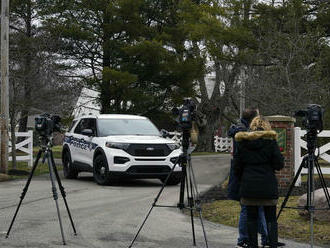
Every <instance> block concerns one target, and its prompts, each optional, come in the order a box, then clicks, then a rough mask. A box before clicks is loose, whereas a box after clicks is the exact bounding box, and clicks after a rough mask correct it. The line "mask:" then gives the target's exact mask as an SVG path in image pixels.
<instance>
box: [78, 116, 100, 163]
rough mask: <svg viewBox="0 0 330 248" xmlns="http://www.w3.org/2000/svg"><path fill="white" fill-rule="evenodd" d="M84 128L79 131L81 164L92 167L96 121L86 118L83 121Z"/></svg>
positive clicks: (95, 145)
mask: <svg viewBox="0 0 330 248" xmlns="http://www.w3.org/2000/svg"><path fill="white" fill-rule="evenodd" d="M83 124H84V126H83V129H82V130H81V135H82V137H81V141H82V142H83V149H81V162H83V163H85V164H88V165H90V166H91V167H92V166H93V155H94V151H95V149H96V147H97V144H96V143H94V142H93V141H94V139H95V137H96V136H97V130H96V119H95V118H86V119H84V123H83Z"/></svg>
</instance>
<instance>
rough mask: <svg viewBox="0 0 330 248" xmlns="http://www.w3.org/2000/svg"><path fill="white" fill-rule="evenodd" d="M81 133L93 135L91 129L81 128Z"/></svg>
mask: <svg viewBox="0 0 330 248" xmlns="http://www.w3.org/2000/svg"><path fill="white" fill-rule="evenodd" d="M81 134H82V135H86V136H93V135H94V132H93V130H92V129H83V130H82V131H81Z"/></svg>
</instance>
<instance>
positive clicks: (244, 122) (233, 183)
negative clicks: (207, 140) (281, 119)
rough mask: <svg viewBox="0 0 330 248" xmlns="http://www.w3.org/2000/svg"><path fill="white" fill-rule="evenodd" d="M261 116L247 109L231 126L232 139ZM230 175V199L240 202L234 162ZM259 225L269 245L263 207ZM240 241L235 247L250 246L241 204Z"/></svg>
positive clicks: (234, 151) (244, 212)
mask: <svg viewBox="0 0 330 248" xmlns="http://www.w3.org/2000/svg"><path fill="white" fill-rule="evenodd" d="M258 114H259V111H258V109H255V108H247V109H245V110H244V111H243V114H242V118H241V119H240V120H239V122H238V123H237V124H236V125H231V127H230V128H229V131H228V136H229V137H231V138H234V137H235V134H236V133H238V132H243V131H248V130H249V128H250V123H251V121H252V120H253V118H254V117H256V116H257V115H258ZM236 150H237V149H236V142H235V140H233V154H235V153H236ZM230 162H231V166H230V175H229V182H228V195H227V196H228V198H229V199H231V200H235V201H239V200H240V195H239V188H240V182H239V181H238V178H237V177H236V176H235V174H234V169H233V160H231V161H230ZM258 225H259V233H260V234H261V240H262V244H263V245H266V244H267V243H268V240H267V227H266V221H265V214H264V212H263V207H260V208H259V218H258ZM238 233H239V235H238V239H237V245H236V246H235V247H237V248H239V247H247V246H248V240H249V237H248V231H247V209H246V206H245V205H242V204H241V211H240V215H239V222H238ZM265 247H266V246H265Z"/></svg>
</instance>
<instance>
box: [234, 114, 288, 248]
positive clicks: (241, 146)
mask: <svg viewBox="0 0 330 248" xmlns="http://www.w3.org/2000/svg"><path fill="white" fill-rule="evenodd" d="M276 138H277V133H276V132H275V131H273V130H272V129H271V125H270V123H269V122H268V121H267V120H266V119H265V118H264V117H262V116H256V117H255V118H254V119H253V120H252V121H251V123H250V131H249V132H238V133H237V134H236V135H235V141H236V144H237V147H236V149H237V151H236V153H235V154H234V161H233V163H234V165H233V166H234V172H235V175H236V176H237V177H238V178H239V180H240V183H241V187H240V197H241V198H240V202H241V204H242V205H245V206H246V207H247V227H248V236H249V246H248V247H251V248H257V247H258V222H257V220H258V209H259V207H260V206H263V207H264V212H265V218H266V223H267V229H268V239H269V246H270V247H272V248H274V247H278V234H277V221H276V204H277V200H278V183H277V179H276V176H275V170H280V169H282V168H283V167H284V159H283V156H282V154H281V152H280V149H279V147H278V144H277V142H276Z"/></svg>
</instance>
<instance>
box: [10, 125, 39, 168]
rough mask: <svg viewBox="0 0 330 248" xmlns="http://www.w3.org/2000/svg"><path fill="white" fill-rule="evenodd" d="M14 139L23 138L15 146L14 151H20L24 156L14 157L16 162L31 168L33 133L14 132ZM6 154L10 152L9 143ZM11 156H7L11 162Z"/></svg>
mask: <svg viewBox="0 0 330 248" xmlns="http://www.w3.org/2000/svg"><path fill="white" fill-rule="evenodd" d="M15 136H16V139H17V138H18V137H24V138H26V139H24V140H23V141H21V142H20V143H17V144H16V151H22V152H24V153H25V154H24V155H22V156H16V160H17V161H21V162H22V161H23V162H27V163H28V166H30V167H32V165H33V131H28V132H16V133H15ZM8 152H9V153H11V152H12V147H11V142H9V148H8ZM12 160H13V158H12V156H9V161H12Z"/></svg>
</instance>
